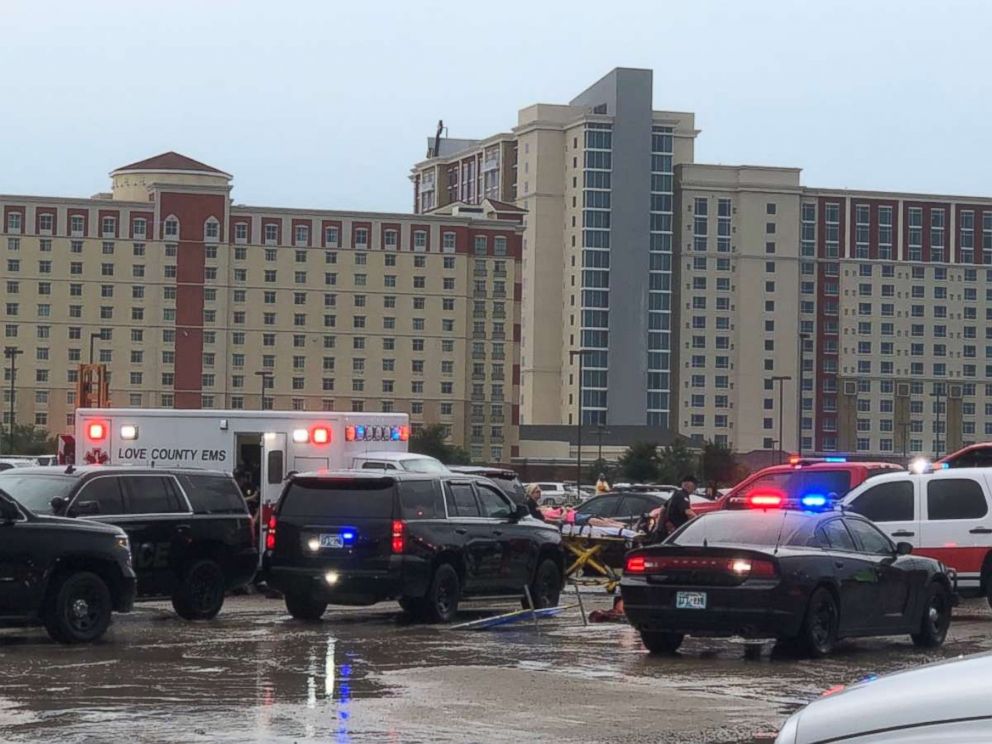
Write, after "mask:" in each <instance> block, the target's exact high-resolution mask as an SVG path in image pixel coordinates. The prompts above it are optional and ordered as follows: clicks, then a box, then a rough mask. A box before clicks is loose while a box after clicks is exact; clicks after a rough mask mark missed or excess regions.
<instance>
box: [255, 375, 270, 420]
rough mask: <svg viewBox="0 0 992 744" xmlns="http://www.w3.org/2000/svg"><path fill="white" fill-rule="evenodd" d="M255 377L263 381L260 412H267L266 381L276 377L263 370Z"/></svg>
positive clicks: (259, 405)
mask: <svg viewBox="0 0 992 744" xmlns="http://www.w3.org/2000/svg"><path fill="white" fill-rule="evenodd" d="M255 375H256V376H257V377H259V378H260V379H261V381H262V394H261V399H260V400H259V402H258V410H260V411H264V410H265V381H266V380H271V379H273V377H274V375H273V374H272V373H271V372H269V371H268V370H262V371H260V372H256V373H255Z"/></svg>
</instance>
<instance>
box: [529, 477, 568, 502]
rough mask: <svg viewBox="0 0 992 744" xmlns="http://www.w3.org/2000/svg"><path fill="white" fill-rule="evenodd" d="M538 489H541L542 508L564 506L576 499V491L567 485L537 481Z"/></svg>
mask: <svg viewBox="0 0 992 744" xmlns="http://www.w3.org/2000/svg"><path fill="white" fill-rule="evenodd" d="M528 485H529V484H528ZM537 487H538V488H540V489H541V501H540V503H541V506H562V505H563V504H565V503H567V502H568V501H573V500H574V499H575V498H576V493H575V489H574V488H573V487H572V486H569V485H568V484H566V483H560V482H556V481H537Z"/></svg>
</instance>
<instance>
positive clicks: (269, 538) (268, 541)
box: [265, 514, 276, 550]
mask: <svg viewBox="0 0 992 744" xmlns="http://www.w3.org/2000/svg"><path fill="white" fill-rule="evenodd" d="M267 527H268V529H267V530H266V532H265V549H266V550H275V549H276V516H275V514H273V515H272V516H271V517H269V523H268V525H267Z"/></svg>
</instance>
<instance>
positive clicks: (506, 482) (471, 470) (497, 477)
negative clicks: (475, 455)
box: [448, 465, 527, 505]
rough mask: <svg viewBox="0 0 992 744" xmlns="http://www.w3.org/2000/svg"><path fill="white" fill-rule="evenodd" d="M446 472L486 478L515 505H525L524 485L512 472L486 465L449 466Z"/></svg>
mask: <svg viewBox="0 0 992 744" xmlns="http://www.w3.org/2000/svg"><path fill="white" fill-rule="evenodd" d="M448 470H450V471H451V472H452V473H458V474H459V475H474V476H481V477H483V478H488V479H489V480H491V481H492V482H493V484H494V485H495V486H496V487H497V488H498V489H499V490H500V491H502V492H503V493H505V494H506V495H507V496H509V497H510V499H511V500H512V501H513V502H514V503H517V504H524V505H526V504H527V494H526V493H524V484H523V483H521V482H520V478H518V477H517V474H516V473H515V472H514V471H513V470H509V469H508V468H492V467H488V466H486V465H449V466H448Z"/></svg>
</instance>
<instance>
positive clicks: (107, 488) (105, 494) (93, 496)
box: [69, 477, 124, 516]
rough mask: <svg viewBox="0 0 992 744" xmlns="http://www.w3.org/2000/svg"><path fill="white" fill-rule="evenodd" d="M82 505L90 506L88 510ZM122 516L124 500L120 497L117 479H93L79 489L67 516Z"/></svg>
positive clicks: (118, 480)
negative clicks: (80, 514)
mask: <svg viewBox="0 0 992 744" xmlns="http://www.w3.org/2000/svg"><path fill="white" fill-rule="evenodd" d="M83 504H87V505H89V504H92V505H93V506H92V507H90V508H89V509H87V508H85V507H83ZM79 513H84V514H115V515H119V514H123V513H124V499H123V498H122V496H121V485H120V479H119V478H113V477H103V478H94V479H93V480H91V481H89V482H88V483H87V484H86V485H85V486H83V487H82V489H80V491H79V493H78V494H76V499H75V500H74V501H73V503H72V508H70V509H69V514H70V515H71V516H72V515H75V514H79Z"/></svg>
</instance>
